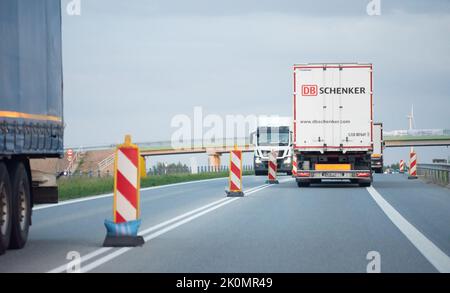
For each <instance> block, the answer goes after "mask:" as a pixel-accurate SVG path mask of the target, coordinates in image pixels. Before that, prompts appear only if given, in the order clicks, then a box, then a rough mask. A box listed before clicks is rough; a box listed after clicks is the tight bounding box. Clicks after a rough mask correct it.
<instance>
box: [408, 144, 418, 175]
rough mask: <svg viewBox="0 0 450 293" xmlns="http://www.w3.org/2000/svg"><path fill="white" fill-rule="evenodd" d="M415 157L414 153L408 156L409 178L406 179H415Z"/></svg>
mask: <svg viewBox="0 0 450 293" xmlns="http://www.w3.org/2000/svg"><path fill="white" fill-rule="evenodd" d="M416 165H417V155H416V152H415V151H411V153H410V154H409V176H408V179H417V166H416Z"/></svg>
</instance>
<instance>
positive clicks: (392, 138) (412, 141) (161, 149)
mask: <svg viewBox="0 0 450 293" xmlns="http://www.w3.org/2000/svg"><path fill="white" fill-rule="evenodd" d="M383 140H384V144H385V147H388V148H390V147H416V146H417V147H419V146H422V147H425V146H449V145H450V130H447V129H425V130H420V129H417V130H394V131H385V132H384V137H383ZM137 145H138V146H139V147H140V149H141V155H142V156H144V157H149V156H164V155H178V154H201V153H205V154H207V155H208V157H209V163H210V165H211V166H220V157H221V155H222V154H224V153H228V152H230V150H232V149H233V148H234V146H235V145H236V146H237V147H238V148H239V149H241V150H242V151H243V152H253V150H254V147H253V145H252V143H251V140H250V137H242V138H226V139H217V140H215V141H205V140H201V139H193V140H190V141H187V142H183V144H180V145H177V146H174V145H173V143H172V142H171V141H170V140H167V141H156V142H140V143H137ZM114 147H115V145H114V144H111V145H103V146H92V147H84V148H83V150H84V151H96V150H105V149H112V148H114ZM77 149H78V148H77ZM112 162H113V157H112V156H111V155H110V156H108V157H107V158H105V159H104V160H103V161H101V162H100V163H99V166H101V168H105V167H107V166H108V165H110V164H112Z"/></svg>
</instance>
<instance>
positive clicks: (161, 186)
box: [33, 177, 228, 211]
mask: <svg viewBox="0 0 450 293" xmlns="http://www.w3.org/2000/svg"><path fill="white" fill-rule="evenodd" d="M225 179H228V177H220V178H211V179H203V180H195V181H188V182H180V183H173V184H167V185H160V186H153V187H146V188H141V191H147V190H155V189H163V188H169V187H175V186H180V185H186V184H196V183H202V182H210V181H218V180H225ZM112 196H113V194H112V193H107V194H101V195H95V196H89V197H84V198H79V199H71V200H66V201H62V202H60V203H57V204H45V205H39V206H36V207H34V208H33V211H38V210H43V209H48V208H55V207H60V206H65V205H69V204H75V203H80V202H85V201H90V200H96V199H102V198H106V197H112Z"/></svg>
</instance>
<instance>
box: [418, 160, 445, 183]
mask: <svg viewBox="0 0 450 293" xmlns="http://www.w3.org/2000/svg"><path fill="white" fill-rule="evenodd" d="M417 172H418V175H419V176H421V177H422V178H424V179H425V181H428V182H432V183H434V184H438V185H442V186H446V187H448V188H450V164H418V165H417Z"/></svg>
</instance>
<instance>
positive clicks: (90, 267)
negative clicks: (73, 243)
mask: <svg viewBox="0 0 450 293" xmlns="http://www.w3.org/2000/svg"><path fill="white" fill-rule="evenodd" d="M238 199H239V198H238V197H235V198H231V199H228V200H227V201H225V202H222V203H221V204H218V205H216V206H214V207H212V208H209V209H207V210H204V211H202V212H200V213H198V214H195V215H193V216H191V217H189V218H186V219H184V220H181V221H179V222H176V223H175V224H172V225H170V226H168V227H166V228H163V229H161V230H159V231H157V232H155V233H152V234H150V235H148V236H146V237H144V240H145V241H146V242H147V241H149V240H151V239H153V238H156V237H158V236H160V235H162V234H165V233H167V232H169V231H171V230H173V229H175V228H177V227H179V226H181V225H183V224H186V223H189V222H190V221H192V220H194V219H196V218H198V217H201V216H203V215H205V214H207V213H210V212H212V211H214V210H216V209H218V208H220V207H222V206H224V205H227V204H229V203H232V202H233V201H236V200H238ZM131 249H133V248H132V247H123V248H121V249H119V250H117V251H114V252H113V253H110V254H108V255H105V256H104V257H102V258H99V259H98V260H96V261H94V262H92V263H90V264H88V265H86V266H82V268H81V272H82V273H87V272H89V271H91V270H93V269H95V268H97V267H99V266H101V265H103V264H105V263H107V262H108V261H110V260H113V259H114V258H116V257H118V256H120V255H122V254H124V253H125V252H128V251H130V250H131Z"/></svg>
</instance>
